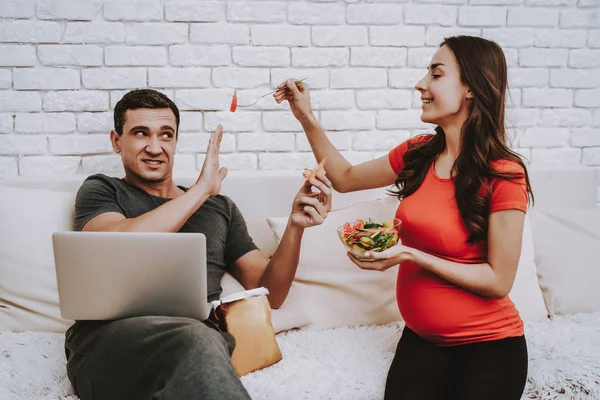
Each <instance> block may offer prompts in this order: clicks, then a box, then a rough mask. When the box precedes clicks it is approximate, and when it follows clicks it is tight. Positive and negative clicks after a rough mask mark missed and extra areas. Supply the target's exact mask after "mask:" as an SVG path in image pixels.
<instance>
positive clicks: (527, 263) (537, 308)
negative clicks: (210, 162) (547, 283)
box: [267, 198, 548, 332]
mask: <svg viewBox="0 0 600 400" xmlns="http://www.w3.org/2000/svg"><path fill="white" fill-rule="evenodd" d="M397 206H398V200H396V199H395V198H385V199H379V200H372V201H367V202H363V203H360V204H356V205H354V206H351V207H348V208H345V209H341V210H337V211H332V212H331V213H330V214H329V216H328V218H327V219H326V220H325V222H324V223H323V224H322V225H320V226H317V227H313V228H309V229H307V230H306V231H305V232H304V237H303V238H302V249H301V252H300V262H299V265H298V270H297V272H296V277H295V279H294V282H293V284H292V288H291V290H290V294H289V296H288V298H287V299H286V301H285V302H284V303H283V305H282V306H281V308H280V309H279V310H274V311H273V314H272V323H273V328H274V329H275V331H276V332H279V331H282V330H286V329H292V328H312V329H326V328H333V327H339V326H353V325H371V324H385V323H388V322H391V321H396V320H400V319H401V317H400V314H399V312H398V308H397V305H396V299H395V295H396V275H397V271H398V267H394V268H390V269H389V270H387V271H385V272H375V271H364V270H361V269H360V268H358V267H357V266H356V265H355V264H353V263H352V262H351V261H350V260H348V259H347V257H346V249H345V248H344V247H343V245H342V244H341V242H340V239H339V237H338V236H337V232H336V229H337V228H338V227H339V226H341V225H343V224H344V223H345V222H352V221H354V220H356V219H357V218H363V219H366V218H369V217H372V218H373V219H375V220H385V219H389V218H390V216H393V215H394V214H395V212H396V208H397ZM267 221H268V222H269V225H270V226H271V228H272V229H273V232H274V233H275V236H276V237H277V239H278V240H280V239H281V236H282V235H283V232H284V230H285V226H286V223H287V218H268V219H267ZM510 298H511V299H512V300H513V302H514V303H515V306H516V307H517V309H518V310H519V313H520V315H521V317H522V318H523V319H524V320H527V321H541V320H544V319H546V318H547V314H548V312H547V310H546V306H545V304H544V299H543V297H542V292H541V290H540V286H539V283H538V278H537V271H536V266H535V263H534V255H533V239H532V232H531V226H530V223H529V217H528V216H526V217H525V229H524V231H523V244H522V250H521V258H520V261H519V266H518V269H517V276H516V278H515V282H514V285H513V288H512V291H511V293H510Z"/></svg>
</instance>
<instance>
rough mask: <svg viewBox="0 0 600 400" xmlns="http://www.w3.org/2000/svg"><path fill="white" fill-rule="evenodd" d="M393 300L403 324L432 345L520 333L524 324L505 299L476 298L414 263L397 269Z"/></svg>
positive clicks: (512, 305) (481, 339)
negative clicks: (395, 302)
mask: <svg viewBox="0 0 600 400" xmlns="http://www.w3.org/2000/svg"><path fill="white" fill-rule="evenodd" d="M396 298H397V301H398V307H399V309H400V313H401V314H402V317H403V318H404V321H405V322H406V325H407V326H408V327H409V328H411V329H412V330H413V331H415V333H417V334H418V335H419V336H421V337H423V338H425V339H428V340H430V341H432V342H434V343H438V344H441V345H443V344H446V345H453V344H466V343H474V342H479V341H485V340H495V339H499V338H503V337H510V336H519V335H520V334H522V329H523V323H522V321H521V318H520V317H519V314H518V312H517V310H516V308H515V307H514V304H513V303H512V301H511V300H510V299H509V298H508V297H506V298H504V299H492V298H487V297H483V296H479V295H477V294H475V293H473V292H469V291H467V290H465V289H462V288H460V287H458V286H456V285H454V284H452V283H450V282H448V281H445V280H443V279H441V278H439V277H438V276H436V275H434V274H432V273H430V272H428V271H427V270H425V269H423V268H421V267H420V266H418V265H415V264H411V263H403V264H402V265H401V266H400V268H399V270H398V282H397V287H396Z"/></svg>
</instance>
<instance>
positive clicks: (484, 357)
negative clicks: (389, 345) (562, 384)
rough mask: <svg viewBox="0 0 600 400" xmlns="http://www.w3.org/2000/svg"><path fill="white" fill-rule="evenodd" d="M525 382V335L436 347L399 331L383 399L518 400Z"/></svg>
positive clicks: (407, 330) (408, 330)
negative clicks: (399, 334) (400, 334)
mask: <svg viewBox="0 0 600 400" xmlns="http://www.w3.org/2000/svg"><path fill="white" fill-rule="evenodd" d="M526 380H527V344H526V342H525V337H524V336H520V337H513V338H506V339H500V340H493V341H488V342H480V343H473V344H465V345H460V346H448V347H440V346H436V345H434V344H433V343H431V342H429V341H427V340H425V339H423V338H421V337H419V336H418V335H417V334H416V333H414V332H413V331H412V330H410V329H409V328H404V331H403V332H402V338H401V339H400V342H399V343H398V348H397V349H396V355H395V356H394V361H392V365H391V367H390V370H389V372H388V377H387V382H386V386H385V399H386V400H519V399H520V398H521V395H522V393H523V390H524V388H525V382H526Z"/></svg>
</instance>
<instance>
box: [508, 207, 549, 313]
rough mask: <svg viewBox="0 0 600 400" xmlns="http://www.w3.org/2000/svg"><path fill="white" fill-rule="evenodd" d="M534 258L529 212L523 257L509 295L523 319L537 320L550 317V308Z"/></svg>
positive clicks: (522, 246)
mask: <svg viewBox="0 0 600 400" xmlns="http://www.w3.org/2000/svg"><path fill="white" fill-rule="evenodd" d="M534 258H535V256H534V250H533V234H532V231H531V222H530V218H529V214H527V215H525V226H524V228H523V239H522V244H521V258H520V259H519V266H518V267H517V276H516V277H515V282H514V284H513V287H512V290H511V291H510V294H509V297H510V299H511V300H512V301H513V303H515V307H517V310H518V311H519V314H520V315H521V318H522V319H523V320H525V321H532V322H537V321H543V320H544V319H547V318H548V310H547V309H546V304H544V297H543V295H542V291H541V289H540V283H539V280H538V276H537V267H536V264H535V260H534Z"/></svg>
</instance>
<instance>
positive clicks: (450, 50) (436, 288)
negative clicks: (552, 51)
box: [275, 36, 532, 400]
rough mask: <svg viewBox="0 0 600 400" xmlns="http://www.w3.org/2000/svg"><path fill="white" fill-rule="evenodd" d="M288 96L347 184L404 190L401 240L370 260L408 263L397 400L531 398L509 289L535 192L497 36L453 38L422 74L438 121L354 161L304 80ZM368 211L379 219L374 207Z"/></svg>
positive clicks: (380, 264) (332, 175) (380, 266)
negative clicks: (517, 145)
mask: <svg viewBox="0 0 600 400" xmlns="http://www.w3.org/2000/svg"><path fill="white" fill-rule="evenodd" d="M287 85H288V86H289V89H283V87H282V86H281V87H280V88H282V90H281V91H279V92H277V93H276V94H275V99H276V100H277V101H278V102H282V101H285V100H287V101H288V102H289V103H290V106H291V110H292V112H293V113H294V115H295V117H296V118H297V119H298V120H299V121H300V122H301V124H302V126H303V128H304V131H305V133H306V135H307V137H308V140H309V142H310V145H311V147H312V150H313V152H314V154H315V156H316V158H317V161H321V160H322V159H324V158H325V157H327V162H326V169H327V176H328V177H329V179H330V180H331V181H332V183H333V187H334V189H336V190H337V191H339V192H351V191H355V190H363V189H370V188H377V187H385V186H389V185H391V184H395V186H396V189H397V191H396V193H395V194H396V195H397V196H398V197H399V198H400V199H402V201H401V203H400V205H399V207H398V210H397V212H396V218H398V219H400V220H402V225H401V230H400V239H401V243H400V244H398V245H396V246H394V247H392V248H390V249H388V250H386V251H384V252H381V253H370V254H369V253H367V254H366V255H367V256H368V257H369V258H371V259H372V260H371V261H370V262H361V261H359V260H357V259H355V258H354V257H352V256H351V255H350V254H348V257H350V259H351V260H352V262H354V263H355V264H356V265H358V266H359V267H361V268H364V269H375V270H385V269H387V268H389V267H391V266H393V265H397V264H400V268H399V270H398V280H397V289H396V298H397V302H398V306H399V308H400V312H401V314H402V316H403V318H404V320H405V322H406V327H405V328H404V331H403V333H402V338H401V339H400V342H399V344H398V347H397V350H396V355H395V357H394V360H393V362H392V365H391V367H390V370H389V372H388V376H387V382H386V388H385V398H386V399H419V400H426V399H461V400H470V399H473V400H483V399H485V400H490V399H498V400H512V399H515V400H517V399H520V397H521V394H522V393H523V389H524V387H525V381H526V378H527V346H526V342H525V337H524V335H523V322H522V320H521V318H520V317H519V313H518V312H517V310H516V308H515V306H514V304H513V303H512V301H511V300H510V299H509V298H508V293H509V292H510V289H511V287H512V284H513V282H514V279H515V274H516V270H517V264H518V261H519V256H520V249H521V237H522V232H523V224H524V218H525V212H526V211H527V205H528V198H529V196H531V197H532V192H531V187H530V184H529V178H528V175H527V170H526V168H525V165H524V164H523V162H522V161H521V159H520V157H519V156H518V155H517V154H516V153H514V152H512V151H511V150H510V149H509V148H508V147H507V144H506V133H505V128H504V102H505V93H506V89H507V68H506V60H505V57H504V53H503V52H502V49H501V48H500V46H498V45H497V44H496V43H494V42H492V41H489V40H485V39H482V38H477V37H469V36H456V37H450V38H447V39H445V41H444V42H443V43H442V44H441V45H440V48H439V49H438V51H437V52H436V53H435V55H434V56H433V58H432V60H431V63H430V65H429V67H428V72H427V75H426V76H425V77H424V78H423V79H422V80H421V81H420V82H418V83H417V85H416V89H417V90H418V91H419V92H421V100H422V101H423V104H422V110H423V113H422V115H421V120H422V121H423V122H427V123H432V124H435V125H437V127H436V129H435V134H432V135H423V136H418V137H415V138H413V139H410V140H408V141H406V142H404V143H402V144H400V145H399V146H398V147H396V148H395V149H393V150H392V151H391V152H390V153H389V155H388V156H384V157H381V158H379V159H375V160H372V161H369V162H365V163H363V164H360V165H356V166H352V165H350V163H348V161H346V160H345V159H344V158H343V156H342V155H341V154H340V152H339V151H337V150H336V149H335V147H334V146H333V145H332V143H331V142H330V141H329V140H328V138H327V136H326V135H325V133H324V132H323V129H322V128H321V127H320V126H319V123H318V122H317V120H316V118H315V116H314V114H313V112H312V109H311V105H310V95H309V90H308V87H307V86H306V85H304V84H303V83H298V85H295V84H294V82H293V81H291V80H288V81H287ZM365 217H368V216H365Z"/></svg>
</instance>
